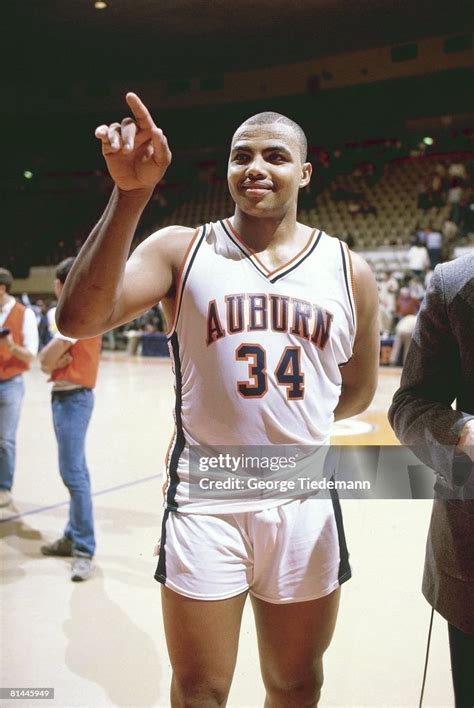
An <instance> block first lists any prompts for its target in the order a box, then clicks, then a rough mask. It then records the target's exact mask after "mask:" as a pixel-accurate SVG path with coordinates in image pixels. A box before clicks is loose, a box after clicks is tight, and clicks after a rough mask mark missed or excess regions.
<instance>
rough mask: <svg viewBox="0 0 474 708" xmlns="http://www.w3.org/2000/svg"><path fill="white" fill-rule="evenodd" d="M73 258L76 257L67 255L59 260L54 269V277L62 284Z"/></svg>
mask: <svg viewBox="0 0 474 708" xmlns="http://www.w3.org/2000/svg"><path fill="white" fill-rule="evenodd" d="M75 260H76V259H75V258H74V256H69V258H65V259H64V260H63V261H61V263H60V264H59V265H58V266H56V271H55V275H56V278H57V279H58V280H59V282H60V283H62V284H63V285H64V283H65V282H66V278H67V276H68V274H69V271H70V270H71V268H72V264H73V263H74V261H75Z"/></svg>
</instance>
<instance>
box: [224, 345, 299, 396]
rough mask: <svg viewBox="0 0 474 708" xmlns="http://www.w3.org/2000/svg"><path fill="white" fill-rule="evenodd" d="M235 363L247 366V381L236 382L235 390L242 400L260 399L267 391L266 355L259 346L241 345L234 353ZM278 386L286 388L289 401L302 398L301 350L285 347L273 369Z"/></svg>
mask: <svg viewBox="0 0 474 708" xmlns="http://www.w3.org/2000/svg"><path fill="white" fill-rule="evenodd" d="M235 358H236V359H237V361H246V362H248V366H249V378H248V380H247V381H237V389H238V391H239V393H240V395H241V396H244V398H261V397H262V396H264V395H265V394H266V392H267V391H268V373H267V368H266V367H267V354H266V351H265V349H264V348H263V347H261V346H260V344H241V345H240V346H239V347H238V348H237V349H236V351H235ZM275 377H276V380H277V382H278V384H279V385H280V386H285V387H286V397H287V399H288V400H289V401H296V400H301V399H302V398H304V374H303V373H302V372H301V348H300V347H286V348H285V350H284V351H283V354H282V355H281V357H280V361H279V362H278V364H277V366H276V369H275Z"/></svg>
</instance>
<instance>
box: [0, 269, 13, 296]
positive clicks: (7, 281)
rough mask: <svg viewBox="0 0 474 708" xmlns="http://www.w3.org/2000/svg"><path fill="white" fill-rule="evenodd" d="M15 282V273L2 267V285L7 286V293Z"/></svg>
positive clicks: (0, 278) (0, 275)
mask: <svg viewBox="0 0 474 708" xmlns="http://www.w3.org/2000/svg"><path fill="white" fill-rule="evenodd" d="M12 284H13V275H12V274H11V273H10V271H9V270H7V269H6V268H0V285H4V286H5V290H6V291H7V293H9V292H10V289H11V286H12Z"/></svg>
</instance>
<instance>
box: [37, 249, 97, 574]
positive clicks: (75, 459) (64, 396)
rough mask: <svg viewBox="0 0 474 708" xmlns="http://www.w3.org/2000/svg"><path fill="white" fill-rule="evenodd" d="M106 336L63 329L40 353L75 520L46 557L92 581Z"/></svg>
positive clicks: (60, 276)
mask: <svg viewBox="0 0 474 708" xmlns="http://www.w3.org/2000/svg"><path fill="white" fill-rule="evenodd" d="M73 262H74V258H66V259H65V260H64V261H62V262H61V263H60V264H59V266H58V267H57V269H56V280H55V283H54V292H55V294H56V297H59V294H60V292H61V290H62V288H63V285H64V282H65V280H66V277H67V274H68V273H69V270H70V269H71V266H72V264H73ZM100 346H101V337H93V338H92V339H82V340H76V339H71V338H69V337H63V335H62V334H60V333H59V332H57V333H56V334H55V336H54V337H53V339H52V340H51V341H50V342H49V343H48V344H47V345H46V346H45V347H44V349H42V351H41V353H40V357H39V358H40V362H41V368H42V370H43V371H44V372H45V373H48V374H50V375H51V377H50V381H53V390H52V409H53V423H54V432H55V434H56V440H57V442H58V453H59V471H60V474H61V477H62V480H63V482H64V484H65V485H66V487H67V488H68V490H69V494H70V495H71V501H70V505H69V519H68V522H67V524H66V528H65V529H64V533H63V536H62V538H60V539H58V540H57V541H54V543H51V544H48V545H46V546H42V547H41V552H42V553H43V555H46V556H72V557H73V563H72V574H71V580H74V581H80V580H87V578H88V577H89V576H90V574H91V571H92V558H93V556H94V552H95V535H94V518H93V511H92V498H91V485H90V478H89V470H88V468H87V463H86V455H85V439H86V433H87V428H88V426H89V421H90V418H91V415H92V410H93V407H94V392H93V388H94V386H95V383H96V379H97V370H98V368H99V357H100Z"/></svg>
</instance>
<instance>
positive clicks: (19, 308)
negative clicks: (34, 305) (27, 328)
mask: <svg viewBox="0 0 474 708" xmlns="http://www.w3.org/2000/svg"><path fill="white" fill-rule="evenodd" d="M25 309H26V308H25V306H24V305H21V304H20V303H19V302H16V303H15V304H14V305H13V307H12V309H11V311H10V313H9V314H8V317H7V318H6V320H5V324H4V325H3V326H4V327H7V328H8V329H9V330H10V332H11V335H12V337H13V341H14V342H15V344H19V345H20V346H23V319H24V317H25ZM29 368H30V367H29V365H28V364H27V363H26V361H22V360H21V359H18V357H16V356H13V354H12V353H11V352H9V351H8V349H7V348H6V347H4V346H2V347H0V380H1V381H6V380H8V379H12V378H13V377H14V376H18V374H21V373H23V371H26V370H27V369H29Z"/></svg>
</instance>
